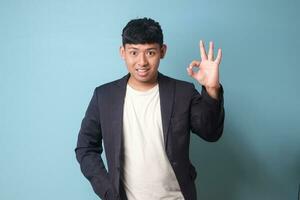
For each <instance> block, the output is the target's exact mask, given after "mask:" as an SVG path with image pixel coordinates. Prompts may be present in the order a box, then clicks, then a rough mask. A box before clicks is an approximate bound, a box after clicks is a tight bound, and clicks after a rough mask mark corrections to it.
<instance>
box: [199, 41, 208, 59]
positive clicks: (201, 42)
mask: <svg viewBox="0 0 300 200" xmlns="http://www.w3.org/2000/svg"><path fill="white" fill-rule="evenodd" d="M200 56H201V60H207V55H206V52H205V47H204V43H203V41H202V40H200Z"/></svg>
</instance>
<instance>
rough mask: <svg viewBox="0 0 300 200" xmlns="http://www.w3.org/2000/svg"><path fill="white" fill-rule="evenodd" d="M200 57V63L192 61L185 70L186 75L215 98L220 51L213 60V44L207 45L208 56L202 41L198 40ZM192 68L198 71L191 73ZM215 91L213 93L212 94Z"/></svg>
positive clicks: (218, 86) (218, 84) (217, 85)
mask: <svg viewBox="0 0 300 200" xmlns="http://www.w3.org/2000/svg"><path fill="white" fill-rule="evenodd" d="M200 56H201V61H198V60H194V61H192V62H191V64H190V65H189V67H188V68H187V72H188V74H189V75H190V76H191V77H193V78H194V79H196V80H197V81H198V82H199V83H200V84H201V85H203V86H204V87H205V88H206V90H207V91H208V92H209V91H212V92H211V94H212V95H211V96H215V95H214V94H213V93H215V92H216V91H218V89H219V88H220V83H219V65H220V62H221V58H222V50H221V49H218V55H217V58H216V59H215V60H214V43H213V42H210V43H209V50H208V55H207V54H206V52H205V47H204V44H203V41H202V40H200ZM193 67H197V68H198V71H196V72H195V71H193ZM214 91H215V92H214Z"/></svg>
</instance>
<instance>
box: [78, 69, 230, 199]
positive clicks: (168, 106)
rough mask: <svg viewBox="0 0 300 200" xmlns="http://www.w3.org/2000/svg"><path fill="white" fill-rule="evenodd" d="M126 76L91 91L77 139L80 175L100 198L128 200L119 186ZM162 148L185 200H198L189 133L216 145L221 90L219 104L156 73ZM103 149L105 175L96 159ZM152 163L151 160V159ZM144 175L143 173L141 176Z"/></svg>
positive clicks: (220, 124)
mask: <svg viewBox="0 0 300 200" xmlns="http://www.w3.org/2000/svg"><path fill="white" fill-rule="evenodd" d="M129 76H130V75H129V74H128V75H126V76H124V77H123V78H121V79H119V80H116V81H113V82H110V83H107V84H104V85H101V86H99V87H97V88H96V89H95V91H94V94H93V97H92V99H91V101H90V103H89V106H88V108H87V111H86V113H85V117H84V119H83V120H82V124H81V129H80V132H79V135H78V142H77V147H76V149H75V152H76V158H77V160H78V162H79V163H80V167H81V171H82V173H83V174H84V176H85V177H86V178H87V179H88V180H89V181H90V183H91V185H92V187H93V189H94V191H95V193H96V194H97V195H98V196H99V197H100V198H102V199H122V200H123V199H126V195H125V192H124V189H123V187H122V184H121V181H120V169H121V166H120V165H121V162H120V161H121V156H122V152H121V151H122V136H123V135H122V131H123V106H124V98H125V94H126V85H127V81H128V78H129ZM158 84H159V95H160V107H161V117H162V126H163V127H162V128H163V134H164V144H165V151H166V154H167V157H168V159H169V161H170V164H171V166H172V168H173V170H174V172H175V175H176V178H177V180H178V183H179V186H180V188H181V191H182V194H183V196H184V198H185V199H186V200H196V199H197V197H196V187H195V183H194V181H195V179H196V176H197V173H196V170H195V168H194V166H193V165H192V164H191V162H190V159H189V144H190V131H192V132H193V133H195V134H197V135H198V136H200V137H201V138H203V139H204V140H206V141H210V142H214V141H217V140H218V139H219V138H220V136H221V135H222V132H223V123H224V108H223V89H222V86H221V89H220V94H219V100H215V99H213V98H211V97H210V96H209V95H208V93H207V92H206V90H205V88H204V87H202V92H201V94H200V93H199V92H198V91H197V90H196V89H195V87H194V85H193V84H191V83H188V82H185V81H180V80H176V79H173V78H170V77H167V76H164V75H163V74H161V73H159V74H158ZM102 141H103V146H104V149H105V155H106V160H107V166H108V171H107V170H106V168H105V166H104V163H103V161H102V159H101V157H100V154H101V153H102V151H103V148H102ZM153 162H155V160H153ZM145 173H147V172H145Z"/></svg>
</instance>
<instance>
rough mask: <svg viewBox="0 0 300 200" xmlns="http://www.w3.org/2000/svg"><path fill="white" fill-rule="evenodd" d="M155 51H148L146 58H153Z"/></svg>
mask: <svg viewBox="0 0 300 200" xmlns="http://www.w3.org/2000/svg"><path fill="white" fill-rule="evenodd" d="M155 53H156V52H155V51H148V56H154V55H155Z"/></svg>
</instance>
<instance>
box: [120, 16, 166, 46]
mask: <svg viewBox="0 0 300 200" xmlns="http://www.w3.org/2000/svg"><path fill="white" fill-rule="evenodd" d="M163 42H164V41H163V32H162V29H161V27H160V25H159V23H158V22H156V21H154V20H153V19H151V18H146V17H145V18H140V19H133V20H130V21H129V22H128V23H127V25H126V26H125V27H124V28H123V31H122V43H123V46H125V44H151V43H158V44H159V45H160V46H162V45H163Z"/></svg>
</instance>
